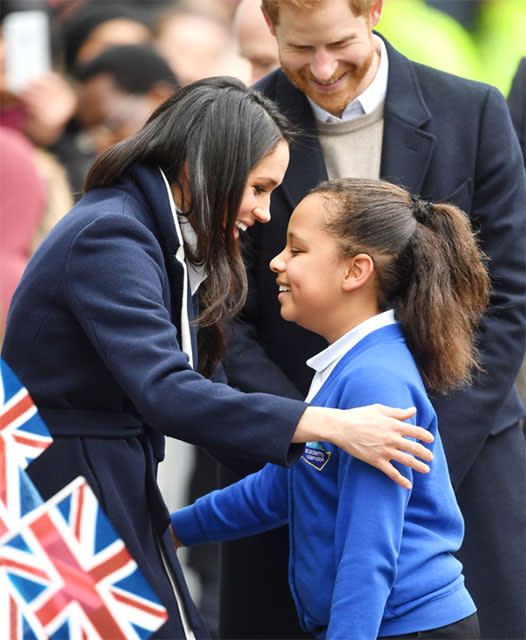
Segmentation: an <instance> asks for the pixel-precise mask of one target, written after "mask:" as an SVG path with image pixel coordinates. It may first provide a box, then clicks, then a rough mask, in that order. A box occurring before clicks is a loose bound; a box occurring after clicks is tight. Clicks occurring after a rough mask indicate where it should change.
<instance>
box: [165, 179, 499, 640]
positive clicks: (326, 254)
mask: <svg viewBox="0 0 526 640" xmlns="http://www.w3.org/2000/svg"><path fill="white" fill-rule="evenodd" d="M270 268H271V269H272V271H274V272H275V273H276V284H277V295H278V297H279V301H280V303H281V314H282V316H283V317H284V318H285V319H286V320H291V321H294V322H297V323H299V324H300V325H302V326H304V327H306V328H307V329H310V330H312V331H315V332H317V333H319V334H321V335H322V336H323V337H325V338H326V339H327V341H328V342H329V346H328V347H327V348H326V349H325V350H324V351H322V352H321V353H319V354H318V355H316V356H314V357H313V358H311V359H310V360H309V361H308V364H309V366H311V367H312V368H313V369H314V370H315V375H314V378H313V381H312V385H311V388H310V391H309V394H308V397H307V400H308V401H310V402H312V404H315V405H321V406H326V407H339V408H342V407H346V408H349V407H355V406H358V405H362V404H366V403H368V402H374V401H375V400H380V401H381V402H383V403H386V404H395V405H400V404H413V405H415V406H416V407H417V415H418V416H419V420H420V424H421V425H422V426H424V427H426V428H427V429H429V431H430V432H431V433H432V434H433V435H434V437H435V440H434V443H433V445H431V449H432V452H433V455H434V462H433V465H432V468H431V471H430V473H429V475H427V476H426V477H420V476H418V475H414V476H413V475H412V473H411V472H410V471H408V470H406V469H401V471H402V473H404V474H406V475H407V476H408V478H410V479H411V480H412V481H413V487H412V490H411V491H410V492H407V491H404V490H403V489H401V488H400V487H399V486H396V485H395V484H394V483H392V482H389V481H388V480H387V479H386V478H385V477H384V476H383V475H382V474H381V473H379V472H378V470H376V469H374V468H372V467H370V466H368V465H366V464H363V463H362V462H360V461H359V460H357V459H356V458H354V457H352V456H350V455H348V454H347V453H345V452H344V451H342V450H341V449H339V448H338V447H336V446H333V445H332V444H330V443H328V442H309V443H308V444H307V445H306V447H305V450H304V453H303V455H302V457H301V459H300V461H299V462H298V463H296V465H294V466H293V467H292V468H291V469H289V470H286V469H282V468H279V467H277V466H274V465H271V464H269V465H267V466H266V467H264V468H263V469H262V470H261V471H260V472H259V473H256V474H253V475H251V476H247V477H246V478H244V479H243V480H241V481H240V482H238V483H236V484H234V485H231V486H229V487H227V488H226V489H223V490H222V491H219V492H213V493H211V494H209V495H208V496H205V497H204V498H201V499H200V500H198V501H197V502H196V503H195V504H194V505H193V506H190V507H187V508H185V509H182V510H181V511H178V512H176V513H174V514H172V526H173V529H174V531H175V533H176V536H177V538H178V539H179V541H181V542H182V543H183V544H196V543H199V542H204V541H210V540H215V541H220V540H227V539H233V538H239V537H243V536H247V535H251V534H255V533H260V532H262V531H265V530H268V529H272V528H274V527H277V526H280V525H282V524H284V523H286V522H288V523H289V526H290V564H289V581H290V588H291V591H292V594H293V597H294V600H295V603H296V607H297V611H298V615H299V618H300V622H301V625H302V627H303V628H304V629H305V630H306V631H308V632H310V633H312V634H313V635H314V636H316V637H317V638H326V639H327V640H334V639H336V638H338V639H342V640H373V639H374V638H377V637H385V636H389V637H391V636H397V637H406V636H407V634H415V635H414V636H413V635H409V637H417V636H416V633H418V632H422V633H419V635H418V637H419V638H448V639H449V638H476V637H478V622H477V617H476V614H475V605H474V603H473V601H472V599H471V597H470V595H469V593H468V591H467V590H466V588H465V586H464V578H463V575H462V567H461V565H460V563H459V562H458V561H457V560H456V559H455V558H454V556H453V555H452V553H453V552H455V551H456V550H457V549H458V548H459V546H460V543H461V540H462V535H463V521H462V517H461V514H460V511H459V508H458V506H457V503H456V501H455V496H454V493H453V489H452V486H451V483H450V480H449V476H448V469H447V463H446V459H445V457H444V451H443V448H442V444H441V441H440V437H439V434H438V431H437V420H436V414H435V412H434V410H433V407H432V405H431V403H430V401H429V399H428V397H427V395H426V390H425V386H424V385H426V386H427V387H428V388H429V389H436V390H440V391H445V390H447V389H449V388H451V387H453V386H456V385H459V384H464V383H467V382H468V381H469V378H470V371H471V370H472V369H474V368H475V369H476V368H477V364H476V359H475V350H474V346H473V332H474V329H475V326H476V323H477V319H478V318H479V316H480V314H481V312H482V311H483V309H484V307H485V305H486V303H487V298H488V287H489V281H488V276H487V272H486V269H485V266H484V264H483V260H482V257H481V254H480V252H479V250H478V248H477V243H476V240H475V238H474V235H473V233H472V231H471V228H470V224H469V221H468V219H467V217H466V216H465V215H464V213H463V212H462V211H460V210H459V209H457V208H456V207H454V206H452V205H445V204H431V203H429V202H423V201H421V200H420V199H418V198H415V197H412V196H410V195H409V194H408V193H407V192H406V191H404V190H403V189H401V188H399V187H397V186H394V185H392V184H389V183H387V182H382V181H377V180H363V179H342V180H335V181H330V182H325V183H323V184H321V185H320V186H319V187H317V188H316V189H314V191H312V192H311V193H310V194H309V195H308V196H306V197H305V198H304V199H303V200H302V201H301V202H300V204H299V205H298V206H297V208H296V209H295V210H294V212H293V214H292V217H291V219H290V222H289V226H288V234H287V245H286V247H285V249H284V250H283V251H282V252H281V253H280V254H279V255H277V256H276V257H275V258H274V259H273V260H272V261H271V263H270ZM177 543H178V541H177V540H176V544H177ZM179 543H180V542H179ZM255 624H257V622H255Z"/></svg>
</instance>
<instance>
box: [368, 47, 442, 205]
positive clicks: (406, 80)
mask: <svg viewBox="0 0 526 640" xmlns="http://www.w3.org/2000/svg"><path fill="white" fill-rule="evenodd" d="M384 42H385V41H384ZM385 46H386V48H387V54H388V57H389V75H388V82H387V94H386V98H385V108H384V137H383V146H382V163H381V168H380V176H381V177H382V178H383V179H385V180H389V181H391V182H396V183H397V184H399V185H402V186H403V187H405V188H406V189H408V190H409V191H411V192H413V193H420V192H421V190H422V185H423V183H424V179H425V177H426V174H427V172H428V169H429V165H430V162H431V158H432V154H433V150H434V147H435V137H434V136H433V135H432V134H430V133H428V132H427V131H426V130H425V129H424V127H425V125H426V124H427V123H428V122H429V120H430V118H431V114H430V112H429V110H428V108H427V106H426V104H425V101H424V97H423V95H422V92H421V89H420V86H419V84H418V81H417V78H416V76H415V72H414V69H413V68H412V67H411V65H410V63H409V61H408V60H407V58H405V57H404V56H403V55H401V54H400V53H398V51H396V50H395V49H393V47H391V45H390V44H389V43H388V42H385ZM401 158H403V161H401Z"/></svg>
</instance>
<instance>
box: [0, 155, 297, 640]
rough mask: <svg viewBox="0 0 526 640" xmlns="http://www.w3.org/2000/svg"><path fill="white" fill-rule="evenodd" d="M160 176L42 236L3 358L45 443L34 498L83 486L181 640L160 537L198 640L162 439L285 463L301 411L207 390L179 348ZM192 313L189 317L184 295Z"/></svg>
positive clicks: (172, 256) (105, 192)
mask: <svg viewBox="0 0 526 640" xmlns="http://www.w3.org/2000/svg"><path fill="white" fill-rule="evenodd" d="M178 248H179V241H178V236H177V234H176V229H175V225H174V221H173V217H172V212H171V209H170V205H169V200H168V195H167V191H166V187H165V184H164V182H163V178H162V176H161V174H160V172H159V170H158V169H156V168H153V169H152V168H148V167H146V166H140V165H136V166H133V167H132V168H131V169H130V170H129V171H128V173H127V174H126V175H125V176H124V178H123V179H122V180H121V181H120V182H119V183H118V184H116V185H114V186H110V187H106V188H99V189H95V190H92V191H90V192H88V193H87V194H86V195H85V196H84V197H83V198H82V199H81V200H80V202H79V203H78V204H77V205H76V206H75V207H74V208H73V209H72V211H71V212H70V213H69V214H68V215H66V216H65V218H64V219H63V220H61V221H60V222H59V224H58V225H57V226H56V227H55V228H54V229H53V230H52V232H51V233H50V234H49V236H48V237H47V238H46V240H45V241H44V242H43V244H42V245H41V246H40V248H39V249H38V251H37V252H36V254H35V255H34V256H33V258H32V260H31V261H30V263H29V265H28V267H27V269H26V272H25V274H24V276H23V278H22V281H21V283H20V285H19V287H18V289H17V291H16V293H15V295H14V298H13V301H12V305H11V308H10V312H9V317H8V321H7V330H6V334H5V340H4V344H3V350H2V356H3V358H4V359H5V361H6V362H7V363H8V364H9V365H10V366H11V368H12V369H13V371H14V372H15V373H16V374H17V376H18V377H19V378H20V379H21V381H22V382H23V384H24V385H25V386H26V387H27V388H28V390H29V392H30V393H31V395H32V397H33V399H34V401H35V403H36V405H37V407H38V409H39V411H40V413H41V415H42V417H43V419H44V421H45V422H46V424H47V426H48V428H49V430H50V431H51V434H52V435H53V437H54V442H53V444H52V445H51V446H50V447H49V448H48V449H47V450H46V452H45V453H44V454H42V455H41V456H40V457H39V458H38V459H37V460H36V461H35V462H34V463H33V464H32V465H30V467H29V468H28V471H29V474H30V476H31V478H32V479H33V481H34V482H35V484H36V486H37V489H38V490H39V491H40V493H41V495H42V496H43V498H44V499H47V498H49V497H50V496H52V495H53V494H54V493H56V492H57V491H58V490H60V489H61V488H62V487H64V486H65V485H66V484H67V483H68V482H70V481H71V480H72V479H73V478H75V477H77V476H78V475H82V476H85V477H86V479H87V480H88V482H89V484H90V485H91V488H92V489H93V491H94V492H95V494H96V495H97V497H98V498H99V500H100V501H101V503H102V506H103V508H104V510H105V511H106V513H107V515H108V516H109V518H110V520H111V521H112V523H113V524H114V526H115V528H116V530H117V532H118V533H119V534H120V536H121V537H122V538H123V539H124V541H125V543H126V545H127V546H128V548H129V550H130V552H131V554H132V556H133V557H134V558H135V560H136V561H137V564H138V565H139V567H140V569H141V571H142V572H143V574H144V575H145V577H146V578H147V580H148V581H149V582H150V584H151V586H152V587H153V589H154V591H155V592H156V593H157V594H158V596H159V597H160V599H161V601H162V602H163V603H164V605H165V606H166V607H167V609H168V611H169V614H170V619H169V621H168V622H167V623H166V624H165V625H163V627H162V628H161V630H160V631H159V632H158V633H157V634H156V635H155V637H158V638H170V640H173V639H174V638H180V637H182V627H181V622H180V617H179V613H178V609H177V605H176V602H175V598H174V596H173V591H172V589H171V587H170V584H169V582H168V579H167V577H166V572H165V570H164V569H163V565H162V563H161V558H160V555H159V551H158V547H157V540H159V539H164V542H165V544H164V546H165V550H166V553H167V555H168V557H169V559H170V562H171V565H172V568H173V571H174V573H175V578H176V581H177V583H178V584H179V587H180V589H181V591H182V594H183V597H184V601H185V604H186V608H187V610H188V613H189V617H190V621H191V624H192V626H193V628H194V631H195V633H196V636H197V637H198V638H200V637H207V635H208V634H207V632H206V630H204V629H203V628H202V623H201V621H200V619H199V616H198V614H197V611H196V609H195V607H194V605H193V604H192V602H191V600H190V597H189V594H188V591H187V588H186V585H185V583H184V579H183V577H182V575H181V570H180V567H179V563H178V561H177V559H176V557H175V552H174V550H173V546H172V545H171V544H170V541H169V535H167V526H168V522H169V514H168V512H167V510H166V507H165V505H164V502H163V500H162V497H161V495H160V492H159V489H158V487H157V484H156V480H155V476H156V469H157V463H158V461H159V460H160V459H162V456H163V450H164V435H169V436H173V437H176V438H179V439H181V440H185V441H186V442H190V443H193V444H196V445H199V446H202V447H206V448H208V449H210V450H212V451H213V452H215V453H216V454H217V455H218V456H226V457H229V456H232V455H237V456H248V457H252V458H253V459H257V460H258V461H259V462H264V461H273V462H276V463H278V464H290V463H291V462H293V461H294V460H295V459H296V458H297V457H298V456H299V453H300V452H301V449H302V448H301V447H299V446H298V445H293V446H290V440H291V437H292V433H293V431H294V429H295V426H296V424H297V422H298V420H299V418H300V416H301V414H302V413H303V411H304V409H305V405H304V403H302V402H297V401H295V400H294V401H292V400H285V399H281V398H273V397H270V396H266V395H263V394H255V395H253V396H247V395H246V394H241V393H239V392H236V391H234V390H232V389H230V388H229V387H228V386H226V385H223V384H219V383H213V382H210V381H208V380H205V379H204V378H202V377H201V376H199V375H198V374H197V373H195V372H194V371H193V369H192V368H191V367H190V366H189V364H188V358H187V356H186V354H185V353H184V352H182V351H181V348H180V344H181V340H180V339H179V338H180V335H181V304H182V290H183V282H184V278H185V277H186V276H185V274H184V271H183V266H182V264H181V262H179V261H178V260H177V259H176V253H177V249H178ZM188 313H189V316H190V319H192V317H193V305H192V300H191V297H189V300H188Z"/></svg>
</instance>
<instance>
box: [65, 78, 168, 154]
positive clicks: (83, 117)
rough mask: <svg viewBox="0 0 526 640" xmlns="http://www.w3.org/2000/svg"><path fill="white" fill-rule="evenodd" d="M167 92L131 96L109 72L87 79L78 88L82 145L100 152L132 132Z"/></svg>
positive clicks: (144, 120) (151, 92)
mask: <svg viewBox="0 0 526 640" xmlns="http://www.w3.org/2000/svg"><path fill="white" fill-rule="evenodd" d="M169 92H170V90H169V89H168V88H167V89H166V90H159V91H157V90H155V89H153V90H150V91H149V92H148V93H147V94H145V95H135V94H132V93H127V92H125V91H123V90H122V89H120V88H119V87H117V86H116V85H115V82H114V80H113V78H112V77H111V75H110V74H109V73H101V74H99V75H95V76H93V77H91V78H89V79H88V80H86V81H85V82H84V84H83V85H82V86H81V88H80V89H79V107H78V119H79V121H80V123H81V124H82V126H83V128H84V133H83V135H82V140H83V142H84V144H85V146H86V147H88V148H89V150H90V151H93V152H95V153H100V152H101V151H104V150H105V149H107V148H108V147H109V146H111V145H112V144H114V143H116V142H119V141H120V140H122V139H124V138H126V137H127V136H129V135H132V134H133V133H136V132H137V131H138V130H139V129H140V128H141V127H142V126H143V124H144V123H145V122H146V120H147V118H148V117H149V116H150V114H151V113H152V112H153V111H154V109H155V108H156V107H157V105H158V104H160V103H161V102H162V101H163V100H164V99H165V98H166V97H167V96H168V95H169Z"/></svg>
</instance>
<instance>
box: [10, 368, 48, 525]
mask: <svg viewBox="0 0 526 640" xmlns="http://www.w3.org/2000/svg"><path fill="white" fill-rule="evenodd" d="M51 442H52V438H51V436H50V435H49V432H48V430H47V428H46V425H45V424H44V423H43V422H42V419H41V418H40V416H39V415H38V412H37V409H36V407H35V405H34V404H33V400H32V399H31V396H30V395H29V393H28V391H27V389H26V388H25V387H23V386H22V384H21V383H20V381H19V380H18V378H17V377H16V376H15V375H14V373H13V372H12V371H11V369H10V368H9V367H8V366H7V364H6V363H5V362H4V361H3V360H2V359H1V358H0V537H1V536H2V535H3V534H4V533H6V531H8V530H9V529H10V528H11V527H12V526H14V525H16V523H17V522H18V521H19V520H20V518H21V517H22V516H24V515H25V514H26V513H27V512H28V511H29V510H31V509H33V508H34V507H36V506H38V505H39V504H41V502H42V500H41V498H40V496H39V495H38V492H37V491H36V489H35V487H34V486H33V484H32V482H31V480H30V479H29V477H28V476H27V475H26V473H25V472H24V471H23V470H24V469H25V468H26V467H27V465H28V464H29V463H30V462H31V461H32V460H34V459H35V458H36V457H37V456H39V455H40V454H41V453H42V452H43V451H44V450H45V449H46V448H47V447H49V445H50V444H51Z"/></svg>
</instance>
